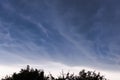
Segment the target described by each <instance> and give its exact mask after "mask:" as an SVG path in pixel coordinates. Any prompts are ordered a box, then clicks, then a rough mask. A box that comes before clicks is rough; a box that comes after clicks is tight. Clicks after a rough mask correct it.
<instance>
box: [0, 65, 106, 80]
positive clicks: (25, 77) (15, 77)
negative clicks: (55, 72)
mask: <svg viewBox="0 0 120 80" xmlns="http://www.w3.org/2000/svg"><path fill="white" fill-rule="evenodd" d="M2 80H107V79H106V78H105V77H104V76H101V75H100V73H95V72H92V71H85V70H82V71H80V72H79V75H74V74H70V73H69V72H68V73H67V74H61V75H60V76H58V77H57V78H55V77H54V76H52V74H50V75H49V76H45V74H44V71H43V70H38V69H33V68H30V66H29V65H27V67H26V69H21V71H20V72H19V73H13V74H12V76H11V77H10V76H6V77H5V78H3V79H2Z"/></svg>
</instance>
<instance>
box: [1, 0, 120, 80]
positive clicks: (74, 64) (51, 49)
mask: <svg viewBox="0 0 120 80" xmlns="http://www.w3.org/2000/svg"><path fill="white" fill-rule="evenodd" d="M27 64H29V65H31V66H33V67H37V68H40V69H41V68H42V69H44V70H46V71H50V72H53V74H56V73H59V71H61V70H62V69H63V70H66V71H69V70H70V71H73V72H79V70H81V69H84V68H85V69H87V70H95V71H100V72H101V73H103V75H105V77H106V78H108V79H110V80H120V76H118V75H120V0H0V72H1V71H2V72H3V73H0V74H1V75H3V74H4V75H6V74H8V73H9V74H11V73H12V72H15V71H18V70H19V69H20V68H23V67H25V65H27Z"/></svg>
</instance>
